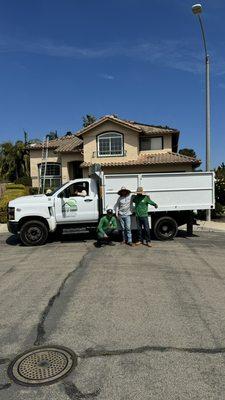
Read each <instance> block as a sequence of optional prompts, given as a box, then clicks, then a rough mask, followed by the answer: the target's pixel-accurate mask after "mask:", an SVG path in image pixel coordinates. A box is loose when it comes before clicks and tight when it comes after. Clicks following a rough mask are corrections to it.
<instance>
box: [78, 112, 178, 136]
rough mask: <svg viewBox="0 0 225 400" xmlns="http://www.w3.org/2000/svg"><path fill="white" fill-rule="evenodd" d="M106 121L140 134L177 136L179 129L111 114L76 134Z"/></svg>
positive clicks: (80, 134)
mask: <svg viewBox="0 0 225 400" xmlns="http://www.w3.org/2000/svg"><path fill="white" fill-rule="evenodd" d="M106 121H110V122H116V123H117V124H119V125H123V126H126V127H128V128H130V129H131V130H134V131H136V132H139V133H142V134H151V135H163V134H164V135H165V134H171V133H172V134H175V135H178V136H179V131H178V130H177V129H173V128H169V127H168V126H156V125H147V124H142V123H139V122H135V121H128V120H125V119H121V118H117V117H114V116H113V115H105V116H104V117H102V118H100V119H98V120H97V121H95V122H93V123H92V124H90V125H88V126H87V127H85V128H83V129H81V130H80V131H78V132H77V133H76V135H77V136H78V137H80V136H82V135H84V134H85V133H87V132H89V131H90V130H92V129H94V128H95V127H97V126H98V125H101V124H102V123H103V122H106Z"/></svg>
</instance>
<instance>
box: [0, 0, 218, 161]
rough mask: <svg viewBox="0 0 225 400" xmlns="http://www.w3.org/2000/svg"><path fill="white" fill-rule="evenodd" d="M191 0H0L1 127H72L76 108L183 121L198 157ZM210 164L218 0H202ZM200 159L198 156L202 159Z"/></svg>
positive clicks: (201, 151) (0, 132)
mask: <svg viewBox="0 0 225 400" xmlns="http://www.w3.org/2000/svg"><path fill="white" fill-rule="evenodd" d="M192 4H193V1H190V0H150V1H149V0H108V1H105V0H82V1H79V0H38V1H31V0H19V1H18V0H8V1H6V0H0V6H1V7H0V9H1V13H0V88H1V89H0V104H1V107H0V115H1V118H0V137H1V140H8V139H11V140H16V139H20V138H22V137H23V130H24V129H25V130H26V131H27V132H29V134H30V138H36V137H39V138H43V137H44V135H45V134H46V133H47V132H48V131H50V130H57V131H58V133H59V134H60V135H62V134H64V133H65V132H66V131H68V130H72V131H76V130H78V129H79V128H80V127H81V125H82V116H83V115H85V114H87V113H91V114H94V115H96V116H97V117H100V116H102V115H105V114H117V115H118V116H120V117H121V118H125V119H131V120H136V121H139V122H145V123H149V124H155V125H168V126H171V127H175V128H177V129H179V130H180V131H181V140H180V147H192V148H194V149H195V150H196V152H197V154H198V156H199V157H201V158H202V160H203V161H204V159H205V114H204V113H205V109H204V105H205V100H204V54H203V47H202V42H201V36H200V29H199V24H198V21H197V19H196V17H195V16H194V15H193V14H192V12H191V5H192ZM202 5H203V7H204V15H203V17H204V24H205V27H206V33H207V42H208V47H209V52H210V55H211V64H212V65H211V96H212V166H213V167H214V166H216V165H218V164H219V163H221V162H222V161H225V135H224V133H225V132H224V125H225V52H224V48H225V24H224V19H225V2H224V0H208V1H205V0H204V1H202ZM203 167H204V163H203Z"/></svg>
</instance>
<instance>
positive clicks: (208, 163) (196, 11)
mask: <svg viewBox="0 0 225 400" xmlns="http://www.w3.org/2000/svg"><path fill="white" fill-rule="evenodd" d="M192 11H193V13H194V14H195V15H197V17H198V20H199V23H200V28H201V33H202V39H203V46H204V51H205V81H206V83H205V86H206V168H205V169H206V171H210V169H211V160H210V159H211V157H210V138H211V130H210V124H211V122H210V59H209V53H208V50H207V45H206V37H205V31H204V27H203V23H202V19H201V16H200V14H201V12H202V6H201V4H195V5H193V6H192ZM206 220H207V221H210V220H211V210H206Z"/></svg>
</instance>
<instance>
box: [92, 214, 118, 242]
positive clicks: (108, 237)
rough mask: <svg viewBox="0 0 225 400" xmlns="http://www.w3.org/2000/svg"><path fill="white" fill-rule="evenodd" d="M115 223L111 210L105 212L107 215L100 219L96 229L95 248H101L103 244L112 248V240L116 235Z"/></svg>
mask: <svg viewBox="0 0 225 400" xmlns="http://www.w3.org/2000/svg"><path fill="white" fill-rule="evenodd" d="M118 233H119V232H118V229H117V221H116V218H115V216H114V215H113V210H111V209H109V210H107V214H106V215H104V216H103V217H101V219H100V221H99V224H98V227H97V237H98V241H97V246H98V247H101V246H102V245H103V244H108V245H109V246H114V245H115V243H113V242H112V238H113V237H114V236H116V235H118Z"/></svg>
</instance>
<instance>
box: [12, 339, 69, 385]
mask: <svg viewBox="0 0 225 400" xmlns="http://www.w3.org/2000/svg"><path fill="white" fill-rule="evenodd" d="M75 364H76V356H75V354H74V353H73V352H72V351H71V350H69V349H67V348H66V347H60V346H59V347H58V346H52V347H47V346H45V347H38V348H35V349H30V350H28V351H26V352H25V353H23V354H20V355H19V356H17V357H16V359H15V360H13V361H12V363H11V364H10V366H9V369H8V374H9V376H10V377H11V378H12V379H13V380H14V381H15V382H16V383H19V384H20V385H28V386H35V385H47V384H48V385H50V384H51V383H54V382H56V381H58V380H60V379H62V378H63V377H65V375H67V374H69V373H70V372H71V370H72V369H73V367H74V366H75Z"/></svg>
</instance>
